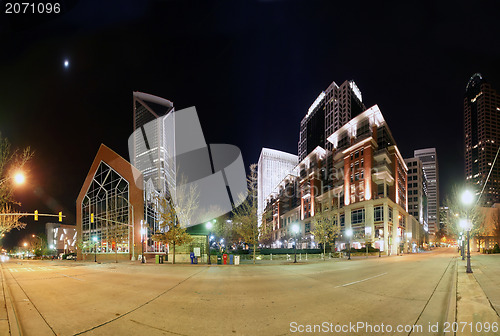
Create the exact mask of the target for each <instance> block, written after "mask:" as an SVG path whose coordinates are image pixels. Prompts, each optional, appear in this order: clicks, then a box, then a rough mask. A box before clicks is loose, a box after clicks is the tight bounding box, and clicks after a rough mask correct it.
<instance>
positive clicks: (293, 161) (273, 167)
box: [257, 148, 298, 224]
mask: <svg viewBox="0 0 500 336" xmlns="http://www.w3.org/2000/svg"><path fill="white" fill-rule="evenodd" d="M297 163H298V160H297V155H293V154H289V153H286V152H282V151H278V150H275V149H269V148H262V152H261V153H260V157H259V163H258V165H257V166H258V175H257V214H258V215H259V224H260V222H261V217H260V215H262V213H263V212H264V208H265V206H266V204H264V203H265V199H266V198H267V196H269V194H271V192H272V191H273V189H274V188H275V187H276V186H277V185H278V184H279V183H280V182H281V180H283V179H284V178H285V176H287V175H288V174H290V173H291V172H292V170H293V169H294V168H295V166H296V165H297Z"/></svg>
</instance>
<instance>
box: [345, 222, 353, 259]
mask: <svg viewBox="0 0 500 336" xmlns="http://www.w3.org/2000/svg"><path fill="white" fill-rule="evenodd" d="M345 234H346V235H347V237H349V250H347V255H348V258H347V260H351V237H352V230H351V229H347V230H346V232H345Z"/></svg>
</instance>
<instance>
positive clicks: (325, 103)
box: [298, 80, 366, 161]
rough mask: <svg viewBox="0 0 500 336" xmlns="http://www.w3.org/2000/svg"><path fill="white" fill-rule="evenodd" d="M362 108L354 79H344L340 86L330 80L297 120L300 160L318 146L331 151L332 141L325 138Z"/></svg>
mask: <svg viewBox="0 0 500 336" xmlns="http://www.w3.org/2000/svg"><path fill="white" fill-rule="evenodd" d="M365 110H366V107H365V105H364V104H363V100H362V96H361V91H360V90H359V88H358V87H357V85H356V83H354V81H352V80H350V81H345V82H344V83H342V85H340V86H338V85H337V84H336V83H335V82H332V83H331V84H330V86H329V87H328V88H327V89H326V90H325V91H323V92H321V93H320V94H319V96H318V98H316V100H315V101H314V102H313V104H312V105H311V106H310V107H309V109H308V111H307V114H306V116H305V117H304V118H303V119H302V121H301V123H300V134H299V146H298V149H299V150H298V152H299V161H302V160H303V159H304V158H305V157H306V156H307V155H308V154H309V153H311V152H312V151H313V150H314V149H315V148H316V147H318V146H320V147H321V148H325V149H328V150H330V151H331V150H332V149H333V147H332V146H333V145H332V144H331V143H329V142H328V141H326V139H328V137H329V136H330V135H332V134H333V133H334V132H335V131H337V130H338V129H340V128H341V127H342V126H344V125H345V124H346V123H347V122H348V121H349V120H351V119H352V118H354V117H356V116H357V115H359V114H360V113H362V112H363V111H365Z"/></svg>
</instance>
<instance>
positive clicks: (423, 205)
mask: <svg viewBox="0 0 500 336" xmlns="http://www.w3.org/2000/svg"><path fill="white" fill-rule="evenodd" d="M405 163H406V165H407V166H408V213H409V214H410V215H412V216H413V217H415V218H416V219H417V220H418V221H419V223H421V224H422V225H423V228H424V230H426V231H428V230H429V227H428V226H427V179H426V176H425V173H424V168H423V165H422V161H420V159H419V158H409V159H405Z"/></svg>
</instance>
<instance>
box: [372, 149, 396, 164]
mask: <svg viewBox="0 0 500 336" xmlns="http://www.w3.org/2000/svg"><path fill="white" fill-rule="evenodd" d="M373 159H374V160H375V162H381V161H384V160H385V161H386V162H387V163H392V161H391V159H390V154H389V151H388V150H387V149H386V148H382V149H379V150H378V151H376V152H375V153H374V154H373Z"/></svg>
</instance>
